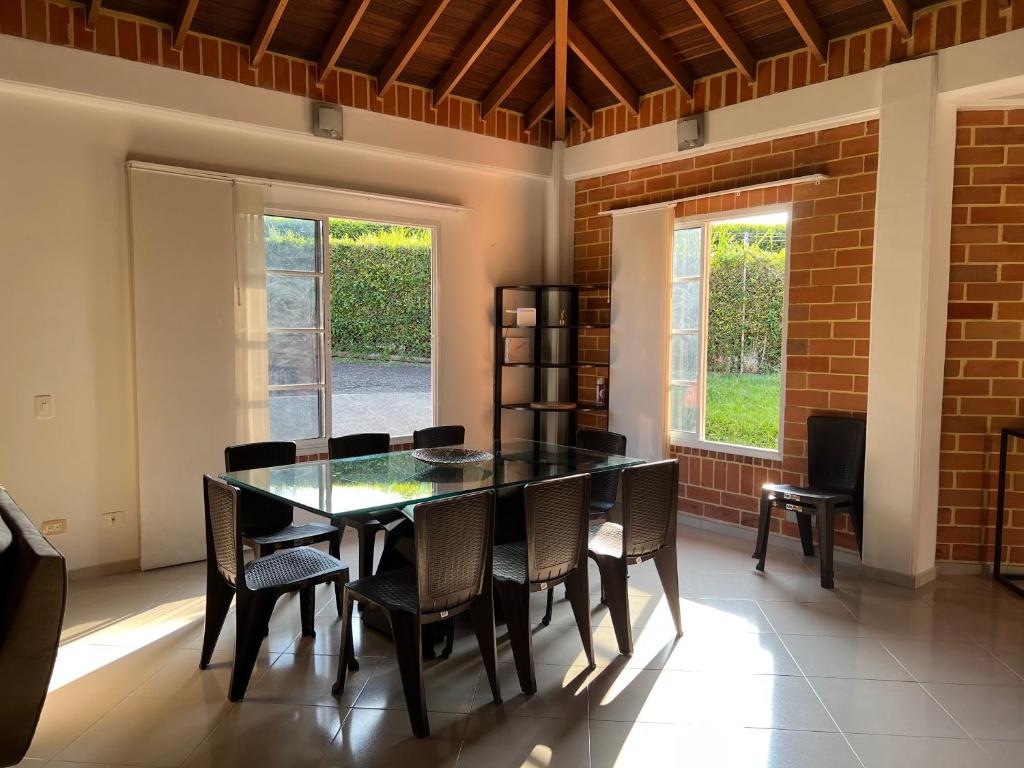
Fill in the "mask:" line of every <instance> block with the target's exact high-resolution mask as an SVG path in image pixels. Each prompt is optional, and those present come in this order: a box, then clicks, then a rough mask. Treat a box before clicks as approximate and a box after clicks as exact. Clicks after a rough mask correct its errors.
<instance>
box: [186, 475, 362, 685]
mask: <svg viewBox="0 0 1024 768" xmlns="http://www.w3.org/2000/svg"><path fill="white" fill-rule="evenodd" d="M203 497H204V499H205V501H206V574H207V579H206V627H205V630H204V633H203V651H202V655H201V656H200V659H199V668H200V669H206V668H207V667H208V666H209V664H210V658H211V657H212V656H213V651H214V648H215V647H216V645H217V638H218V637H219V636H220V631H221V629H222V628H223V626H224V619H225V618H226V616H227V613H228V608H230V606H231V600H232V598H235V599H236V600H237V604H236V607H235V660H234V664H233V666H232V668H231V685H230V688H229V691H228V698H229V699H230V700H231V701H241V700H242V699H243V698H244V697H245V689H246V688H247V687H248V686H249V678H250V677H251V676H252V670H253V667H254V666H255V664H256V657H257V656H258V655H259V652H260V645H261V644H262V643H263V638H264V637H265V636H266V634H267V628H268V626H269V624H270V617H271V615H272V614H273V612H274V605H275V604H276V603H277V600H278V598H280V597H281V595H283V594H284V593H286V592H295V591H298V592H299V593H300V594H301V593H304V592H307V591H309V590H311V589H313V588H314V587H316V585H317V584H324V583H327V582H334V583H335V584H336V585H343V584H344V583H345V582H346V581H348V568H347V567H346V566H345V564H344V563H342V562H341V561H340V560H338V559H337V558H335V557H331V556H330V555H328V554H327V553H325V552H322V551H320V550H319V549H314V548H313V547H292V548H288V549H282V550H279V551H275V552H273V553H271V554H269V555H267V556H266V557H261V558H257V559H256V560H253V561H252V562H250V563H249V564H248V565H246V564H245V561H244V559H243V555H242V529H241V526H240V524H239V520H240V515H239V504H238V501H239V492H238V489H236V488H233V487H231V486H230V485H227V484H226V483H222V482H221V481H219V480H215V479H214V478H212V477H210V476H209V475H204V476H203ZM303 607H305V606H303ZM343 640H344V641H345V642H346V643H348V646H347V647H348V649H349V652H348V653H347V654H342V655H343V656H344V657H346V658H347V659H348V660H349V663H350V664H351V665H352V668H353V669H356V668H358V667H357V663H356V661H355V654H354V653H353V652H352V650H351V647H352V633H351V632H349V633H345V637H344V638H343Z"/></svg>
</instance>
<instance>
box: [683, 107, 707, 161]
mask: <svg viewBox="0 0 1024 768" xmlns="http://www.w3.org/2000/svg"><path fill="white" fill-rule="evenodd" d="M705 117H706V116H705V115H703V114H700V115H694V116H693V117H684V118H681V119H680V120H678V121H676V137H677V138H678V139H679V151H680V152H682V151H683V150H684V149H695V148H696V147H703V146H704V142H705V141H707V131H706V119H705Z"/></svg>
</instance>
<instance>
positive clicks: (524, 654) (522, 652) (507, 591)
mask: <svg viewBox="0 0 1024 768" xmlns="http://www.w3.org/2000/svg"><path fill="white" fill-rule="evenodd" d="M494 586H495V588H496V589H497V590H498V595H499V596H500V597H501V606H502V608H503V609H504V610H505V625H506V626H507V627H508V640H509V644H510V645H511V646H512V658H513V659H515V662H516V673H517V674H518V675H519V688H520V689H521V690H522V692H523V693H526V694H530V693H536V692H537V673H536V669H535V667H534V663H533V637H532V635H533V633H532V631H531V628H530V590H529V587H528V586H527V585H526V584H515V583H513V582H509V581H498V580H495V582H494ZM549 591H550V590H549ZM481 652H483V648H481ZM485 656H486V654H485Z"/></svg>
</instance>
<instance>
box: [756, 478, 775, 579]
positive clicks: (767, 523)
mask: <svg viewBox="0 0 1024 768" xmlns="http://www.w3.org/2000/svg"><path fill="white" fill-rule="evenodd" d="M771 529H772V502H771V500H770V499H769V498H768V494H767V493H765V492H763V491H762V493H761V514H760V516H759V517H758V521H757V544H756V545H755V546H754V557H756V558H757V570H759V571H763V570H764V558H765V556H766V555H767V554H768V534H769V533H771Z"/></svg>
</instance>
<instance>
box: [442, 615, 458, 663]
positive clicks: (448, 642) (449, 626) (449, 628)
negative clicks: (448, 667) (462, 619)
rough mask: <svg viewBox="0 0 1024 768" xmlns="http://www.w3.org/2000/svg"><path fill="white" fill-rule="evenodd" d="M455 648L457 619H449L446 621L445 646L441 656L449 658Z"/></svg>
mask: <svg viewBox="0 0 1024 768" xmlns="http://www.w3.org/2000/svg"><path fill="white" fill-rule="evenodd" d="M454 650H455V620H454V619H449V620H448V621H446V622H444V648H442V649H441V658H442V659H447V658H450V657H451V655H452V651H454Z"/></svg>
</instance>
